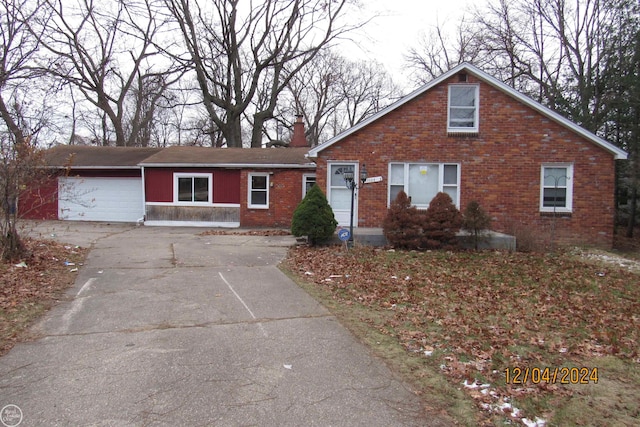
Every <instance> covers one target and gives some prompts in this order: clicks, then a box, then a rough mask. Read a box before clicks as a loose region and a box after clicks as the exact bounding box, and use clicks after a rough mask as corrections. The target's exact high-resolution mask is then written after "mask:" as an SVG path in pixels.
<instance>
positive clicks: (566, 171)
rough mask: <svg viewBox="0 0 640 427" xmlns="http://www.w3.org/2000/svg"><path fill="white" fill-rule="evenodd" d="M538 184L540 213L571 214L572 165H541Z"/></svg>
mask: <svg viewBox="0 0 640 427" xmlns="http://www.w3.org/2000/svg"><path fill="white" fill-rule="evenodd" d="M540 183H541V184H540V212H561V213H569V212H572V210H573V164H571V163H545V164H543V165H542V167H541V170H540Z"/></svg>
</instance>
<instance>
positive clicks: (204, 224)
mask: <svg viewBox="0 0 640 427" xmlns="http://www.w3.org/2000/svg"><path fill="white" fill-rule="evenodd" d="M144 225H145V226H149V227H213V228H240V223H239V222H210V221H145V222H144Z"/></svg>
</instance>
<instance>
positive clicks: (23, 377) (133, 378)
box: [0, 222, 446, 426]
mask: <svg viewBox="0 0 640 427" xmlns="http://www.w3.org/2000/svg"><path fill="white" fill-rule="evenodd" d="M201 232H202V230H199V229H186V228H150V227H135V226H129V225H104V224H93V223H86V224H84V223H62V222H51V223H43V224H41V225H38V226H36V227H34V230H33V231H32V234H33V235H41V236H43V237H49V238H55V239H58V240H61V241H64V242H68V243H72V244H79V245H84V246H89V245H90V246H91V247H92V250H91V252H90V254H89V256H88V259H87V262H86V264H85V265H84V266H83V267H82V268H81V270H80V274H79V276H78V279H77V281H76V284H75V286H74V288H73V289H71V290H70V291H69V296H70V298H69V301H67V302H64V303H61V304H60V305H58V306H57V307H55V308H54V309H53V310H52V311H51V312H50V313H48V314H47V315H46V316H45V318H43V319H42V320H41V321H40V322H39V323H38V324H37V325H36V326H35V327H34V329H33V333H34V334H35V335H36V336H37V337H38V338H37V339H35V340H33V341H31V342H26V343H22V344H19V345H17V346H16V347H15V348H14V349H13V350H12V351H11V352H10V353H9V354H7V355H6V356H4V357H2V358H0V408H1V407H5V406H6V405H9V404H11V405H16V406H17V407H19V408H20V410H21V411H22V415H23V419H22V422H21V424H20V426H44V425H47V426H57V425H59V426H72V425H73V426H89V425H90V426H116V425H117V426H123V425H126V426H129V425H132V426H147V425H168V426H169V425H170V426H178V425H180V426H249V425H255V426H311V425H317V426H346V425H348V426H356V425H362V426H393V425H421V426H424V425H446V423H445V422H444V421H443V420H442V419H440V418H438V417H437V416H432V415H429V414H427V413H425V411H424V410H423V407H424V405H423V402H422V401H421V400H420V399H419V398H417V397H416V396H415V395H414V394H413V393H412V392H411V390H410V389H409V388H408V387H407V386H406V385H405V384H404V383H402V382H401V381H399V380H398V379H397V378H395V377H394V375H393V374H392V373H391V372H390V371H389V370H388V369H387V367H386V366H385V365H384V364H383V363H382V362H380V361H379V360H378V359H376V358H375V357H372V355H371V354H370V353H369V352H368V350H367V349H366V348H365V347H364V346H362V345H361V344H360V343H358V342H357V341H356V340H355V339H354V337H353V336H352V335H351V334H350V333H349V332H348V331H347V330H345V329H344V328H343V327H342V326H341V325H340V324H339V323H338V322H337V321H336V319H335V318H334V317H333V316H332V315H331V314H330V313H329V312H328V311H327V310H326V309H325V308H324V307H323V306H321V305H319V304H318V303H317V302H316V301H315V300H314V299H312V298H311V297H310V296H309V295H308V294H306V293H305V292H304V291H302V290H301V289H300V288H299V287H298V286H297V285H295V283H293V282H292V281H291V280H289V279H288V278H287V277H286V276H285V275H283V274H282V273H281V272H280V271H279V270H278V268H277V267H276V265H277V264H278V262H279V261H280V260H281V259H282V258H283V257H284V256H285V253H286V250H287V247H289V246H290V245H291V244H292V243H293V239H292V238H290V237H257V236H252V237H249V236H201V235H200V233H201ZM10 409H11V410H15V408H14V407H10ZM14 419H15V418H14Z"/></svg>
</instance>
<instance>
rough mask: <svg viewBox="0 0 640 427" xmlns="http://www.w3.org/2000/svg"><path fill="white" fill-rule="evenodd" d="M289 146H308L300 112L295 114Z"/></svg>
mask: <svg viewBox="0 0 640 427" xmlns="http://www.w3.org/2000/svg"><path fill="white" fill-rule="evenodd" d="M289 147H309V144H308V143H307V138H306V137H305V136H304V122H303V121H302V115H301V114H296V121H295V123H294V124H293V136H292V137H291V143H290V144H289Z"/></svg>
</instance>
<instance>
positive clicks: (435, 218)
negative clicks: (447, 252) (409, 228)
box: [421, 192, 462, 249]
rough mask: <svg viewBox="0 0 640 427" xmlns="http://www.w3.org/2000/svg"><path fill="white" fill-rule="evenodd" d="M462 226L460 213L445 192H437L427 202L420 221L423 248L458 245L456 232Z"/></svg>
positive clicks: (452, 247) (445, 247) (447, 247)
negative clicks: (427, 204)
mask: <svg viewBox="0 0 640 427" xmlns="http://www.w3.org/2000/svg"><path fill="white" fill-rule="evenodd" d="M461 226H462V214H461V213H460V211H459V210H458V208H457V207H456V205H455V204H454V203H453V200H452V199H451V196H449V195H448V194H447V193H442V192H440V193H438V194H436V196H435V197H434V198H433V200H431V202H429V207H428V208H427V210H426V211H425V213H424V217H423V222H422V233H423V239H422V243H421V246H422V247H423V248H425V249H454V248H456V247H457V246H458V238H457V237H456V233H457V232H458V231H460V227H461Z"/></svg>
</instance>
